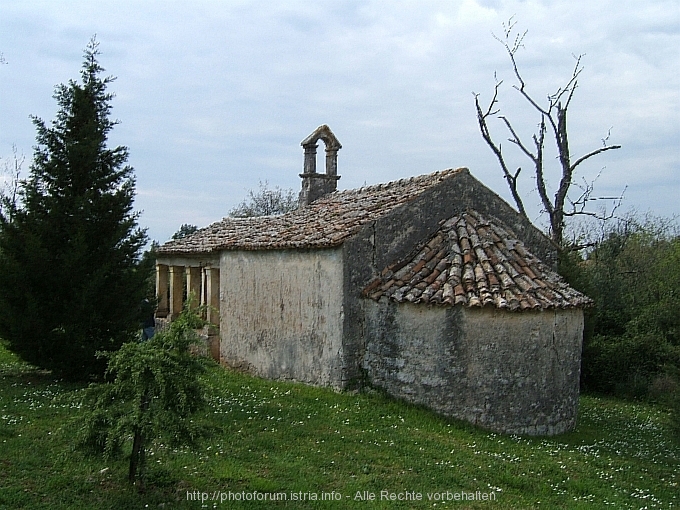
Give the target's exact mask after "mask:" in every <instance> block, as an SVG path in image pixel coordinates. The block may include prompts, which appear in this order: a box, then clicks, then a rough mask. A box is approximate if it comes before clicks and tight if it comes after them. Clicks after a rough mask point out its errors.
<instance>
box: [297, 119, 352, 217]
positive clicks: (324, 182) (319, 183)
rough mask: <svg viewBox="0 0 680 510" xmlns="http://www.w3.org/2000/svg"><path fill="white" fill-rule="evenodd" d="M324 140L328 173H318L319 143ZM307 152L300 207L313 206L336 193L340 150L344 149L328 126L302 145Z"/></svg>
mask: <svg viewBox="0 0 680 510" xmlns="http://www.w3.org/2000/svg"><path fill="white" fill-rule="evenodd" d="M319 140H323V143H324V145H325V146H326V173H323V174H319V173H317V172H316V149H317V147H318V145H317V142H318V141H319ZM300 145H302V147H303V148H304V150H305V163H304V169H303V173H301V174H300V177H302V191H300V199H299V207H304V206H306V205H309V204H311V203H312V202H314V200H316V199H317V198H319V197H322V196H323V195H325V194H327V193H331V192H333V191H335V190H336V189H337V187H338V179H340V176H339V175H338V150H339V149H341V148H342V145H340V142H339V141H338V139H337V138H336V137H335V135H334V134H333V132H332V131H331V129H330V128H329V127H328V126H327V125H325V124H324V125H323V126H319V127H318V128H316V129H315V130H314V132H313V133H312V134H311V135H309V136H308V137H307V138H305V139H304V140H302V143H301V144H300Z"/></svg>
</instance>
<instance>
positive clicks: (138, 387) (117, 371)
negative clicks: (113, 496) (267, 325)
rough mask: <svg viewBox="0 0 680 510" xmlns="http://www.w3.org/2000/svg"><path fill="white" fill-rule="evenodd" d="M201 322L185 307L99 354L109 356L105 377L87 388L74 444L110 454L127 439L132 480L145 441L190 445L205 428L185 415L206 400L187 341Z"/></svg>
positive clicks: (202, 367)
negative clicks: (151, 330)
mask: <svg viewBox="0 0 680 510" xmlns="http://www.w3.org/2000/svg"><path fill="white" fill-rule="evenodd" d="M202 325H203V321H202V320H201V319H200V318H199V317H198V315H197V314H195V313H193V312H190V311H189V310H188V309H185V310H184V311H183V312H182V314H181V315H180V316H179V317H178V318H177V319H176V320H174V321H173V322H172V323H171V324H170V326H169V328H168V329H167V330H165V331H162V332H160V333H157V334H156V335H154V337H153V338H151V339H150V340H148V341H146V342H129V343H126V344H124V345H123V346H122V347H121V348H120V350H118V351H116V352H112V353H105V354H102V355H103V356H105V357H106V358H108V360H109V362H108V368H107V371H106V374H107V378H109V379H111V380H109V381H108V382H105V383H101V384H92V385H91V386H90V387H89V388H88V389H87V392H86V394H85V398H84V402H83V404H84V407H85V409H86V411H85V415H84V417H80V419H79V423H81V428H80V430H79V435H78V438H77V445H78V446H79V447H80V448H82V449H84V450H86V451H89V452H91V453H98V454H103V455H104V456H105V457H106V458H110V457H114V456H116V455H118V454H120V453H121V451H122V448H123V445H124V444H125V443H127V442H128V441H129V440H130V439H133V450H132V453H131V455H130V480H131V481H133V482H134V481H135V480H136V479H137V478H138V477H139V476H140V475H141V474H142V472H143V467H144V458H145V451H146V448H148V446H149V442H151V441H154V440H157V441H162V442H163V443H164V444H166V445H169V446H171V447H180V446H186V445H188V446H195V445H196V441H197V439H198V438H199V437H201V436H202V435H203V433H204V432H205V431H204V430H203V429H202V428H201V427H200V426H199V425H198V424H196V423H194V421H192V419H191V418H192V417H193V416H194V415H195V414H196V413H197V412H198V411H199V410H201V409H203V408H204V406H205V403H206V402H205V396H204V388H203V384H202V382H201V379H200V375H201V374H202V373H203V372H204V371H205V365H204V362H203V361H202V360H201V359H200V358H197V357H196V356H194V355H192V354H191V353H190V352H189V345H190V344H191V343H193V342H195V341H196V339H197V335H196V333H195V329H196V328H199V327H201V326H202Z"/></svg>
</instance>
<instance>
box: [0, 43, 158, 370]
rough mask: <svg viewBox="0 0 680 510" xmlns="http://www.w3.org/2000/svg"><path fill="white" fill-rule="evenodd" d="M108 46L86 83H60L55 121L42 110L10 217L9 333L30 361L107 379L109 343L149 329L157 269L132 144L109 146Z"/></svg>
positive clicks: (3, 293)
mask: <svg viewBox="0 0 680 510" xmlns="http://www.w3.org/2000/svg"><path fill="white" fill-rule="evenodd" d="M98 54H99V51H98V43H97V42H96V40H95V39H94V38H92V39H91V40H90V42H89V44H88V45H87V48H86V50H85V54H84V62H83V66H82V71H81V76H82V84H80V83H76V82H75V81H73V80H71V81H69V83H68V84H67V85H64V84H61V85H59V86H57V87H56V90H55V94H54V98H55V99H56V100H57V103H58V106H59V109H58V113H57V116H56V119H55V120H54V121H53V122H52V124H51V126H50V127H48V126H46V125H45V123H44V122H43V121H42V120H41V119H39V118H36V117H34V118H33V123H34V125H35V126H36V129H37V136H36V140H37V145H36V147H35V153H34V159H33V162H32V164H31V167H30V175H29V177H28V179H26V180H25V181H22V182H21V184H20V190H19V200H18V202H17V203H16V204H14V205H13V206H12V207H11V210H9V211H3V214H2V216H1V217H0V337H1V338H3V339H4V340H5V341H6V342H7V343H8V346H9V348H10V349H11V350H12V351H14V352H15V353H17V354H18V355H20V356H21V357H22V358H23V359H24V360H26V361H28V362H30V363H32V364H34V365H36V366H38V367H41V368H44V369H49V370H52V371H53V372H54V373H55V375H57V376H60V377H63V378H66V379H85V378H88V377H90V376H101V375H102V374H103V373H104V370H105V368H106V362H105V360H103V359H101V358H97V357H96V356H95V353H96V352H97V351H100V350H105V351H112V350H116V349H118V348H119V347H120V346H121V345H122V344H123V342H125V341H126V340H128V339H129V338H130V336H131V335H132V334H134V332H135V330H137V329H138V328H139V324H138V307H139V303H140V302H141V300H142V299H143V297H144V293H145V282H146V279H147V277H148V275H149V271H150V269H151V268H150V267H148V266H149V264H148V263H146V264H142V263H141V261H140V252H141V249H142V247H143V246H144V245H145V243H146V240H147V238H146V232H145V231H144V230H141V229H140V228H139V227H138V225H137V219H138V213H135V212H134V211H133V199H134V192H135V179H134V174H133V169H132V168H131V167H130V166H127V165H126V164H125V163H126V161H127V159H128V150H127V148H126V147H116V148H114V149H110V148H108V147H107V138H108V135H109V132H110V131H111V130H112V128H113V127H114V126H115V125H116V124H117V121H112V120H111V119H110V118H109V115H110V112H111V105H110V102H111V99H112V98H113V94H111V93H109V92H107V91H106V89H107V86H108V85H109V83H111V82H112V81H113V79H114V78H113V77H106V78H102V77H101V76H100V75H101V73H102V72H103V71H104V69H103V68H102V67H101V66H100V65H99V63H98V61H97V57H98Z"/></svg>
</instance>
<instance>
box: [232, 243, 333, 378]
mask: <svg viewBox="0 0 680 510" xmlns="http://www.w3.org/2000/svg"><path fill="white" fill-rule="evenodd" d="M342 281H343V265H342V250H341V249H328V250H307V251H305V250H271V251H223V252H222V254H221V260H220V312H221V317H220V335H221V345H220V358H221V361H222V362H223V363H225V364H227V365H231V366H236V367H240V368H243V369H246V370H248V371H249V372H251V373H253V374H255V375H258V376H261V377H268V378H270V379H292V380H296V381H302V382H306V383H310V384H315V385H323V386H331V387H334V388H341V387H342V325H343V308H342Z"/></svg>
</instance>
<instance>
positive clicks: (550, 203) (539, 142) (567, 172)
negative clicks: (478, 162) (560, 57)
mask: <svg viewBox="0 0 680 510" xmlns="http://www.w3.org/2000/svg"><path fill="white" fill-rule="evenodd" d="M515 24H516V23H515V22H514V21H513V19H512V18H510V20H509V21H508V23H507V25H506V24H503V32H504V38H503V39H501V38H499V37H497V36H495V35H494V38H495V39H496V40H497V41H499V42H500V43H501V44H502V45H503V46H504V47H505V50H506V52H507V53H508V56H509V57H510V62H511V63H512V68H513V71H514V75H515V78H516V80H517V83H516V84H515V85H513V88H514V89H515V90H517V91H518V92H519V93H520V95H521V96H522V97H523V98H524V99H525V100H526V101H527V102H528V103H529V105H530V106H531V107H532V108H533V109H534V110H536V112H537V113H538V114H539V115H540V122H539V124H538V131H537V132H536V133H534V134H533V135H532V137H531V138H532V142H533V147H532V146H531V145H527V144H526V143H525V142H523V141H522V140H521V138H520V136H519V135H518V134H517V131H516V130H515V128H514V127H513V125H512V124H511V122H510V120H509V119H508V118H507V117H506V116H505V115H499V112H500V109H499V107H498V91H499V89H500V86H501V85H502V83H503V81H502V80H501V81H499V80H498V78H496V85H495V87H494V93H493V97H492V98H491V102H490V103H489V105H488V107H487V108H482V106H481V105H480V101H479V94H477V93H474V97H475V107H476V109H477V121H478V122H479V129H480V132H481V134H482V138H484V141H485V142H486V143H487V145H488V146H489V147H490V148H491V150H492V151H493V153H494V154H495V155H496V158H497V159H498V162H499V163H500V166H501V169H502V170H503V174H504V176H505V179H506V180H507V182H508V186H509V188H510V192H511V193H512V197H513V199H514V200H515V204H516V205H517V209H518V210H519V212H520V214H522V215H523V216H525V217H527V218H528V216H527V212H526V209H525V208H524V204H523V202H522V198H521V197H520V194H519V191H518V189H517V186H518V178H519V175H520V172H521V171H522V168H521V167H519V168H517V170H516V171H514V173H513V172H511V171H510V169H509V167H508V165H507V163H506V160H505V156H504V154H503V152H502V147H501V144H496V143H495V142H494V141H493V139H492V137H491V132H490V130H489V125H488V121H489V119H490V118H492V117H496V116H497V118H498V119H500V120H501V121H502V122H503V124H505V127H506V128H507V130H508V132H509V134H510V137H509V138H508V141H509V142H511V143H512V144H514V145H516V146H517V147H518V148H519V150H520V151H521V152H522V153H523V154H524V155H525V156H526V157H528V158H529V159H530V160H531V162H532V163H533V166H534V172H535V179H536V189H537V192H538V195H539V197H540V199H541V203H542V206H543V211H542V212H545V213H546V214H547V215H548V218H549V222H550V232H549V235H550V238H551V239H552V240H553V242H555V243H556V244H557V245H558V246H560V247H564V233H565V221H566V218H568V217H570V216H576V215H587V216H591V217H594V218H598V219H606V218H609V217H612V215H613V213H614V210H615V209H616V208H617V207H618V205H619V204H620V203H621V200H622V198H623V196H622V195H621V196H619V197H595V196H593V184H594V182H595V181H591V182H588V181H586V180H583V182H576V181H575V179H574V171H575V170H576V167H578V166H579V165H580V164H581V163H583V162H584V161H586V160H587V159H590V158H592V157H593V156H597V155H598V154H600V153H602V152H605V151H609V150H612V149H619V148H621V146H620V145H607V142H608V141H609V134H607V137H606V138H604V139H603V140H602V147H599V148H597V149H595V150H592V151H590V152H588V153H587V154H585V155H583V156H581V157H579V158H576V159H575V160H573V158H572V155H571V152H570V149H569V137H568V131H567V110H568V109H569V105H570V104H571V100H572V99H573V97H574V92H575V91H576V88H577V86H578V78H579V76H580V74H581V72H582V71H583V66H582V64H581V58H582V55H580V56H578V57H575V58H576V64H575V66H574V70H573V72H572V74H571V78H570V79H569V80H568V81H567V83H566V84H565V85H564V86H563V87H560V88H558V89H557V91H556V92H555V93H554V94H549V95H548V96H547V104H546V105H545V106H542V105H541V104H539V102H538V101H536V100H535V99H534V98H533V97H532V96H531V95H529V93H528V92H527V90H526V85H525V82H524V79H523V78H522V75H521V73H520V71H519V69H518V67H517V60H516V58H515V57H516V54H517V52H518V51H519V49H520V48H522V47H523V42H524V37H525V36H526V34H527V32H526V31H525V32H524V33H516V32H515V31H514V27H515ZM494 76H495V75H494ZM546 137H548V138H552V139H553V141H554V143H555V146H556V149H557V155H558V158H557V159H558V160H559V168H560V170H561V177H560V180H559V185H558V187H557V191H556V192H555V195H554V197H552V199H551V197H550V196H549V194H548V187H549V186H548V181H547V179H546V175H545V166H544V165H545V160H544V156H545V146H546ZM572 186H573V187H574V188H577V189H579V193H578V196H575V195H573V194H571V195H570V193H569V191H570V188H572ZM602 200H605V201H606V200H608V201H613V203H614V205H613V208H612V210H611V211H610V212H609V213H607V212H606V210H603V211H602V212H593V211H591V210H589V209H587V207H588V206H589V205H591V204H592V203H593V202H595V201H602Z"/></svg>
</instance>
